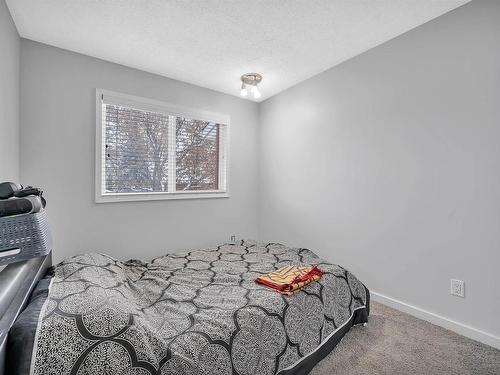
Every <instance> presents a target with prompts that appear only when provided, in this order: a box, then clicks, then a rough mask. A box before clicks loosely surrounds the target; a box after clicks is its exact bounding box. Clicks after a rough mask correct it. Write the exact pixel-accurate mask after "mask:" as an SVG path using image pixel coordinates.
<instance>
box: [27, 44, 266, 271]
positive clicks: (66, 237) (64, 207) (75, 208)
mask: <svg viewBox="0 0 500 375" xmlns="http://www.w3.org/2000/svg"><path fill="white" fill-rule="evenodd" d="M96 87H98V88H104V89H108V90H113V91H118V92H123V93H127V94H132V95H138V96H143V97H147V98H152V99H156V100H163V101H166V102H170V103H174V104H178V105H184V106H189V107H194V108H199V109H204V110H208V111H213V112H219V113H225V114H229V115H230V116H231V140H230V141H231V144H230V149H231V150H230V151H231V155H230V190H231V197H230V198H221V199H193V200H176V201H155V202H126V203H105V204H96V203H94V155H95V150H94V148H95V147H94V140H95V116H96V114H95V88H96ZM21 99H22V113H21V148H22V149H23V153H22V155H21V180H22V182H23V183H32V184H36V185H40V186H43V188H44V189H45V193H46V196H47V200H48V207H47V208H48V214H49V217H50V221H51V224H52V228H53V232H54V237H55V239H56V244H55V249H54V255H55V260H56V261H58V260H61V259H62V258H63V257H67V256H70V255H73V254H76V253H80V252H88V251H101V252H106V253H108V254H110V255H112V256H115V257H117V258H120V259H128V258H131V257H133V258H148V257H153V256H158V255H160V254H163V253H165V252H170V251H173V250H177V249H185V248H188V247H200V246H208V245H214V244H218V243H220V242H221V241H227V240H229V236H230V235H231V234H236V235H238V236H242V237H249V238H256V237H257V229H258V223H257V219H258V189H257V183H256V180H257V178H258V160H257V158H256V156H255V150H256V149H257V142H258V139H259V138H258V131H259V127H258V107H257V104H256V103H252V102H249V101H245V100H241V99H239V98H236V97H232V96H229V95H225V94H220V93H217V92H215V91H211V90H208V89H204V88H201V87H197V86H193V85H189V84H186V83H182V82H179V81H175V80H171V79H168V78H165V77H160V76H156V75H153V74H149V73H145V72H141V71H138V70H135V69H131V68H127V67H124V66H121V65H117V64H112V63H108V62H105V61H102V60H98V59H95V58H92V57H88V56H84V55H80V54H76V53H72V52H69V51H65V50H61V49H58V48H54V47H50V46H47V45H43V44H39V43H35V42H32V41H28V40H24V39H23V40H22V42H21Z"/></svg>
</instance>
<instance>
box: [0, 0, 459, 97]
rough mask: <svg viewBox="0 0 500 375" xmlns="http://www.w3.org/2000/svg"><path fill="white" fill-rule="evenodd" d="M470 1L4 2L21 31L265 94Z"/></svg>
mask: <svg viewBox="0 0 500 375" xmlns="http://www.w3.org/2000/svg"><path fill="white" fill-rule="evenodd" d="M468 1H469V0H203V1H202V0H199V1H197V0H147V1H144V0H142V1H141V0H70V1H68V0H7V5H8V7H9V9H10V11H11V13H12V16H13V18H14V22H15V23H16V26H17V28H18V31H19V33H20V35H21V36H22V37H24V38H28V39H32V40H35V41H39V42H42V43H46V44H50V45H53V46H57V47H60V48H65V49H68V50H71V51H76V52H79V53H83V54H86V55H89V56H94V57H98V58H101V59H104V60H108V61H112V62H116V63H119V64H123V65H127V66H130V67H134V68H137V69H141V70H145V71H148V72H152V73H157V74H161V75H164V76H167V77H170V78H174V79H178V80H181V81H185V82H189V83H193V84H196V85H199V86H203V87H208V88H211V89H214V90H217V91H222V92H225V93H228V94H232V95H238V94H239V86H240V83H239V77H240V75H241V74H243V73H247V72H258V73H261V74H263V76H264V80H263V82H262V84H261V85H260V87H261V91H262V97H261V98H260V99H259V101H261V100H264V99H266V98H268V97H270V96H272V95H274V94H277V93H278V92H280V91H283V90H284V89H286V88H288V87H290V86H293V85H294V84H296V83H298V82H300V81H302V80H304V79H306V78H309V77H311V76H313V75H315V74H317V73H319V72H322V71H324V70H326V69H328V68H330V67H332V66H334V65H336V64H339V63H340V62H342V61H345V60H347V59H349V58H351V57H353V56H355V55H358V54H360V53H362V52H364V51H366V50H368V49H370V48H372V47H375V46H376V45H378V44H380V43H383V42H385V41H387V40H389V39H391V38H394V37H395V36H397V35H400V34H402V33H404V32H406V31H408V30H410V29H412V28H414V27H416V26H419V25H421V24H422V23H424V22H426V21H429V20H431V19H433V18H435V17H438V16H440V15H442V14H443V13H446V12H448V11H450V10H451V9H454V8H456V7H458V6H460V5H462V4H465V3H467V2H468Z"/></svg>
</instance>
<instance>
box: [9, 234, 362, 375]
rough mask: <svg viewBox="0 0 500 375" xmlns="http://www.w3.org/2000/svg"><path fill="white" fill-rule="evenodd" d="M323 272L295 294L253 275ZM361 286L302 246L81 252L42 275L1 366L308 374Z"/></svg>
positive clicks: (47, 370)
mask: <svg viewBox="0 0 500 375" xmlns="http://www.w3.org/2000/svg"><path fill="white" fill-rule="evenodd" d="M291 264H293V265H312V264H314V265H318V266H319V268H320V269H321V270H322V271H323V272H324V273H325V274H324V275H323V277H322V278H321V279H320V280H319V281H317V282H314V283H312V284H310V285H308V286H307V287H305V288H304V289H303V290H301V291H299V292H297V293H296V294H294V295H293V296H289V297H288V296H284V295H281V294H279V293H276V292H275V291H272V290H269V289H267V288H266V287H264V286H261V285H258V284H256V283H255V278H256V277H258V276H260V275H262V274H265V273H268V272H271V271H274V270H276V269H278V268H280V267H283V266H286V265H291ZM369 301H370V294H369V291H368V289H367V288H366V287H365V286H364V285H363V283H361V282H360V281H359V280H358V279H357V278H356V277H355V276H354V275H352V274H351V273H350V272H349V271H347V270H346V269H344V268H342V267H341V266H338V265H335V264H331V263H328V262H326V261H324V260H323V259H321V258H319V257H318V256H317V255H316V254H314V253H313V252H312V251H310V250H308V249H302V248H290V247H287V246H284V245H281V244H275V243H268V244H260V243H257V242H254V241H241V242H240V243H237V244H225V245H221V246H218V247H215V248H210V249H204V250H194V251H189V252H184V253H176V254H168V255H165V256H162V257H159V258H156V259H153V260H152V261H150V262H147V263H146V262H144V261H140V260H130V261H128V262H120V261H118V260H116V259H113V258H111V257H109V256H107V255H103V254H97V253H91V254H85V255H79V256H75V257H72V258H69V259H66V260H65V261H63V262H62V263H60V264H58V265H57V266H56V267H55V269H54V271H53V274H49V276H47V277H45V278H43V279H42V280H41V281H40V282H39V283H38V285H37V286H36V288H35V289H34V292H33V293H32V295H31V298H30V303H29V304H28V306H27V307H26V309H25V310H24V311H23V313H21V314H20V315H19V317H18V318H17V320H16V322H15V323H14V325H13V326H12V328H11V334H10V335H9V340H8V345H7V373H9V374H10V373H16V374H19V375H27V374H34V375H46V374H58V375H61V374H77V375H80V374H127V375H132V374H134V375H151V374H161V375H170V374H172V375H174V374H176V375H177V374H179V375H180V374H189V375H191V374H192V375H195V374H207V375H208V374H222V375H229V374H239V375H250V374H259V375H266V374H269V375H271V374H280V375H288V374H306V373H308V372H309V371H310V370H311V369H312V368H313V367H314V365H315V364H317V363H318V362H319V361H320V360H321V359H322V358H323V357H324V356H325V355H327V354H328V353H329V352H330V351H331V350H332V349H333V348H334V346H335V345H336V344H337V343H338V342H339V341H340V340H341V338H342V337H343V336H344V335H345V333H346V332H347V331H348V330H349V329H350V328H351V327H352V326H353V325H356V324H362V323H366V322H367V321H368V315H369Z"/></svg>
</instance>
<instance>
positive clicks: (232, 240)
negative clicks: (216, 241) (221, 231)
mask: <svg viewBox="0 0 500 375" xmlns="http://www.w3.org/2000/svg"><path fill="white" fill-rule="evenodd" d="M231 242H236V236H235V235H234V234H232V235H231Z"/></svg>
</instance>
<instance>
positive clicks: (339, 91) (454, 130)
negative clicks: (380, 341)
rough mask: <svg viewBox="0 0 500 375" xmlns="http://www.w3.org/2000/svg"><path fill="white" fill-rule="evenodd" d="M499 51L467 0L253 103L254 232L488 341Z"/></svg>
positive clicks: (496, 34)
mask: <svg viewBox="0 0 500 375" xmlns="http://www.w3.org/2000/svg"><path fill="white" fill-rule="evenodd" d="M499 46H500V2H496V1H474V2H472V3H469V4H467V5H465V6H463V7H460V8H458V9H456V10H454V11H452V12H451V13H448V14H446V15H444V16H442V17H439V18H437V19H436V20H434V21H431V22H429V23H427V24H425V25H423V26H421V27H419V28H417V29H414V30H413V31H410V32H408V33H406V34H404V35H402V36H400V37H398V38H396V39H393V40H392V41H389V42H387V43H385V44H383V45H381V46H379V47H377V48H375V49H372V50H370V51H368V52H367V53H364V54H362V55H360V56H358V57H356V58H354V59H352V60H349V61H347V62H345V63H343V64H341V65H339V66H337V67H334V68H332V69H330V70H328V71H326V72H324V73H322V74H320V75H318V76H315V77H313V78H311V79H309V80H307V81H305V82H303V83H301V84H299V85H297V86H295V87H293V88H291V89H289V90H287V91H285V92H283V93H281V94H279V95H277V96H275V97H273V98H271V99H269V100H267V101H265V102H264V103H263V104H262V105H261V108H260V109H261V127H262V131H261V141H262V143H261V216H260V218H261V237H262V238H263V239H265V240H273V241H284V242H287V243H291V244H294V245H298V246H307V247H310V248H313V249H317V250H318V252H319V253H320V254H321V255H322V256H324V257H325V258H327V259H329V260H330V261H332V262H335V263H339V264H342V265H345V266H346V267H348V268H349V269H351V270H352V271H353V272H354V273H355V274H356V275H358V276H359V277H360V278H361V280H363V281H365V282H366V284H367V286H368V288H370V289H372V290H374V291H377V292H379V293H382V294H384V295H387V296H389V297H392V298H396V299H398V300H401V301H404V302H407V303H410V304H412V305H415V306H418V307H420V308H424V309H426V310H429V311H431V312H434V313H438V314H440V315H443V316H445V317H447V318H449V319H453V320H456V321H458V322H462V323H465V324H469V325H471V326H473V327H476V328H479V329H482V330H484V331H486V332H489V333H490V334H494V335H497V336H499V335H500V324H499V322H498V317H499V316H500V292H499V285H500V272H499V265H500V103H499V98H500V48H499ZM450 278H458V279H462V280H465V282H466V298H465V299H461V298H458V297H453V296H451V295H450V292H449V290H450Z"/></svg>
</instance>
